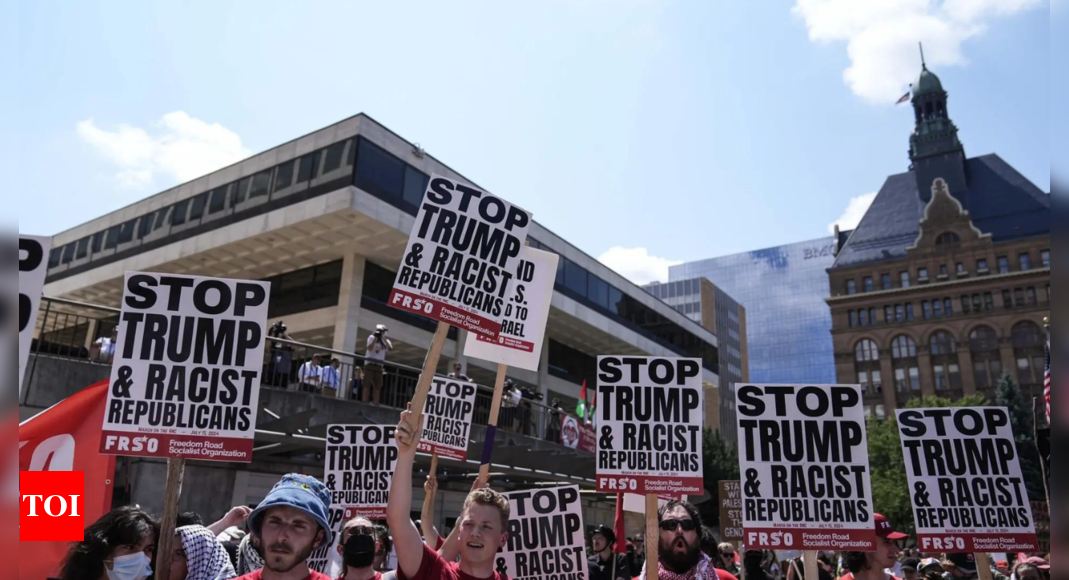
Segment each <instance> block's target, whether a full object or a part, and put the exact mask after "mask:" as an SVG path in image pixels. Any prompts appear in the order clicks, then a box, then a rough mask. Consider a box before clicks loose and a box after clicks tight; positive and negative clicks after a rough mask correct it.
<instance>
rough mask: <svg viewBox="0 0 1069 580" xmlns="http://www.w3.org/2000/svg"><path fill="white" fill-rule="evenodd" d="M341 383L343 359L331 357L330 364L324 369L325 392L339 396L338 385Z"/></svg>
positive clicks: (323, 382) (332, 395) (323, 383)
mask: <svg viewBox="0 0 1069 580" xmlns="http://www.w3.org/2000/svg"><path fill="white" fill-rule="evenodd" d="M340 384H341V361H340V360H338V359H336V358H332V359H330V366H329V367H327V368H325V369H323V380H322V385H323V394H325V395H328V396H331V397H336V396H338V385H340Z"/></svg>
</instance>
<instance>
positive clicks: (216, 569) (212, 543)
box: [177, 526, 237, 580]
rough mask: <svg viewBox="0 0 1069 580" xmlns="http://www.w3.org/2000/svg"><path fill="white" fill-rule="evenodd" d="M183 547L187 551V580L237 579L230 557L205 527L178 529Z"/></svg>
mask: <svg viewBox="0 0 1069 580" xmlns="http://www.w3.org/2000/svg"><path fill="white" fill-rule="evenodd" d="M177 532H178V536H179V537H180V538H182V547H183V548H185V550H186V569H187V572H186V580H229V579H230V578H236V577H237V574H236V573H235V572H234V566H232V565H231V564H230V556H228V555H227V553H226V548H224V547H223V545H222V544H220V543H219V542H218V541H217V540H216V539H215V534H213V533H212V532H211V530H209V529H208V528H205V527H204V526H186V527H184V528H178V530H177Z"/></svg>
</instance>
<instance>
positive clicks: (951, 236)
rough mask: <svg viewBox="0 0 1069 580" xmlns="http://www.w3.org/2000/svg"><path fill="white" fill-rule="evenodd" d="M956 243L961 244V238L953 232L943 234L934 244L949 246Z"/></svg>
mask: <svg viewBox="0 0 1069 580" xmlns="http://www.w3.org/2000/svg"><path fill="white" fill-rule="evenodd" d="M958 243H961V238H960V237H958V234H955V233H954V232H943V233H941V234H939V237H938V238H936V239H935V244H936V245H937V246H949V245H952V244H958Z"/></svg>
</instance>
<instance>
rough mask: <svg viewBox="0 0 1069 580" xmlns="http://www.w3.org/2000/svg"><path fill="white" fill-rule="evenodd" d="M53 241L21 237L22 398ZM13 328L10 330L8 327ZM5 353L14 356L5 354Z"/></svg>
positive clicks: (20, 320) (20, 377) (20, 330)
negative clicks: (27, 362) (24, 378)
mask: <svg viewBox="0 0 1069 580" xmlns="http://www.w3.org/2000/svg"><path fill="white" fill-rule="evenodd" d="M51 246H52V239H51V238H42V237H38V236H24V235H22V234H19V394H20V395H21V394H22V377H23V375H24V374H26V360H27V359H28V358H29V356H30V345H31V344H32V343H33V330H34V325H35V324H37V310H38V308H40V306H41V289H42V288H44V285H45V275H46V274H47V273H48V251H49V248H51ZM8 328H10V327H8ZM4 352H11V351H10V350H5V351H4Z"/></svg>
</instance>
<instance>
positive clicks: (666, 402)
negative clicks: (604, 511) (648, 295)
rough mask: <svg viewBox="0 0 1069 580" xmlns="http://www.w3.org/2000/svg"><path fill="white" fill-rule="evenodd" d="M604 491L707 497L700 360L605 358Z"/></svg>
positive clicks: (601, 393) (600, 428) (600, 432)
mask: <svg viewBox="0 0 1069 580" xmlns="http://www.w3.org/2000/svg"><path fill="white" fill-rule="evenodd" d="M597 397H598V399H597V401H598V404H597V415H596V428H595V431H596V436H597V461H598V467H597V474H598V475H597V477H598V480H597V488H598V491H599V492H603V493H620V492H630V493H639V494H670V495H676V496H678V495H681V494H702V493H704V480H703V473H702V427H703V424H704V415H703V410H704V409H705V404H704V402H703V393H702V379H701V361H699V360H697V359H685V358H659V357H627V356H624V357H617V356H601V357H598V393H597Z"/></svg>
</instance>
